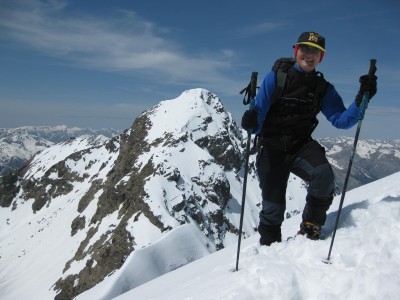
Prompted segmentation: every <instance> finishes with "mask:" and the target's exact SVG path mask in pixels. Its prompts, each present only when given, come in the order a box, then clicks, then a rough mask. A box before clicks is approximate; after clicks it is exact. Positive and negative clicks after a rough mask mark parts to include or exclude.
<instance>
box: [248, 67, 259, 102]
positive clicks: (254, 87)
mask: <svg viewBox="0 0 400 300" xmlns="http://www.w3.org/2000/svg"><path fill="white" fill-rule="evenodd" d="M257 76H258V72H252V73H251V80H250V97H251V98H252V99H254V98H255V97H256V93H257Z"/></svg>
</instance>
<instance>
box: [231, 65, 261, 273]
mask: <svg viewBox="0 0 400 300" xmlns="http://www.w3.org/2000/svg"><path fill="white" fill-rule="evenodd" d="M257 76H258V73H257V72H252V73H251V80H250V83H249V85H248V86H247V87H246V88H244V89H243V90H242V91H241V92H240V94H243V92H246V93H245V97H244V99H243V104H244V105H247V104H250V108H249V110H251V109H253V106H254V103H253V99H254V98H255V96H256V90H257ZM246 95H247V96H248V97H247V100H246ZM250 144H251V131H250V130H249V131H247V143H246V161H245V165H244V177H243V194H242V207H241V212H240V225H239V237H238V247H237V255H236V271H238V269H239V254H240V243H241V240H242V228H243V216H244V204H245V201H246V187H247V173H248V169H249V157H250Z"/></svg>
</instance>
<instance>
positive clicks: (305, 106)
mask: <svg viewBox="0 0 400 300" xmlns="http://www.w3.org/2000/svg"><path fill="white" fill-rule="evenodd" d="M324 54H325V38H324V37H323V36H321V35H319V34H318V33H316V32H304V33H302V34H301V35H300V37H299V39H298V41H297V44H296V45H295V46H294V55H295V61H293V63H294V64H290V62H288V61H286V64H285V63H283V65H284V67H285V68H286V70H284V71H282V70H281V69H283V68H278V67H277V63H276V65H275V67H274V68H275V69H274V68H273V71H272V72H270V73H268V74H267V75H266V77H265V79H264V80H263V82H262V84H261V86H260V89H259V91H258V94H257V96H256V98H255V99H254V108H253V109H251V110H248V111H246V112H245V114H244V115H243V118H242V127H243V128H244V129H246V130H247V131H249V132H251V133H255V134H258V135H259V136H260V139H259V145H258V154H257V172H258V176H259V180H260V188H261V191H262V200H263V201H262V210H261V212H260V224H259V227H258V231H259V234H260V244H261V245H267V246H269V245H270V244H272V243H274V242H280V241H281V239H282V238H281V224H282V222H283V220H284V212H285V209H286V199H285V195H286V187H287V181H288V178H289V173H290V172H292V173H293V174H295V175H297V176H299V177H300V178H302V179H303V180H304V181H306V182H307V183H308V189H307V197H306V205H305V207H304V211H303V214H302V223H301V224H300V230H299V234H302V235H306V237H307V238H310V239H318V238H319V235H320V233H321V226H323V225H324V223H325V220H326V212H327V210H328V209H329V207H330V205H331V204H332V200H333V196H334V189H335V183H334V174H333V171H332V168H331V166H330V164H329V162H328V160H327V159H326V156H325V149H324V148H323V147H321V145H319V143H318V142H317V141H315V140H313V139H312V137H311V134H312V131H313V130H314V129H315V127H316V126H317V123H318V120H317V118H316V115H317V114H318V113H319V112H320V111H321V112H322V113H323V115H324V116H325V117H326V118H327V119H328V121H329V122H331V123H332V125H333V126H335V127H337V128H341V129H347V128H350V127H352V126H354V125H355V124H356V123H357V122H358V120H359V119H360V107H359V106H360V104H361V99H362V95H363V93H364V92H369V97H370V98H372V97H373V96H374V95H375V94H376V91H377V88H376V86H377V78H376V77H375V76H373V77H372V78H370V77H369V76H367V75H364V76H361V77H360V83H361V86H360V90H359V92H358V94H357V96H356V100H355V101H354V102H353V103H352V104H351V105H350V106H349V107H348V108H347V109H346V107H345V106H344V104H343V100H342V98H341V97H340V95H339V94H338V93H337V91H336V89H335V87H334V86H333V85H332V84H330V83H328V82H327V81H326V80H325V79H324V78H323V76H322V74H321V73H319V72H317V71H316V70H315V68H316V66H317V65H318V64H319V63H320V62H321V61H322V59H323V57H324ZM281 65H282V62H281ZM278 74H279V75H278ZM282 74H283V79H282Z"/></svg>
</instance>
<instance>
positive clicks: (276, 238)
mask: <svg viewBox="0 0 400 300" xmlns="http://www.w3.org/2000/svg"><path fill="white" fill-rule="evenodd" d="M258 233H259V234H260V245H261V246H269V245H271V244H272V243H275V242H278V243H280V242H282V234H281V225H265V224H262V223H260V225H259V226H258Z"/></svg>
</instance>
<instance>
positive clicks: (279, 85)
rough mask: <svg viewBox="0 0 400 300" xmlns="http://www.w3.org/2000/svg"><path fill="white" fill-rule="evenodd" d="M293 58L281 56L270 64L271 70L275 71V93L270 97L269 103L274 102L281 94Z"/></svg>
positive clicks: (293, 61) (293, 60)
mask: <svg viewBox="0 0 400 300" xmlns="http://www.w3.org/2000/svg"><path fill="white" fill-rule="evenodd" d="M295 62H296V61H295V59H294V58H289V57H282V58H279V59H277V60H276V61H275V63H274V65H273V66H272V71H273V72H275V76H276V90H275V94H274V96H273V97H272V99H271V104H273V103H274V102H275V100H276V99H277V98H279V97H281V96H282V94H283V89H284V88H285V85H286V79H287V73H288V71H289V69H290V68H291V67H292V66H293V65H294V64H295Z"/></svg>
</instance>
